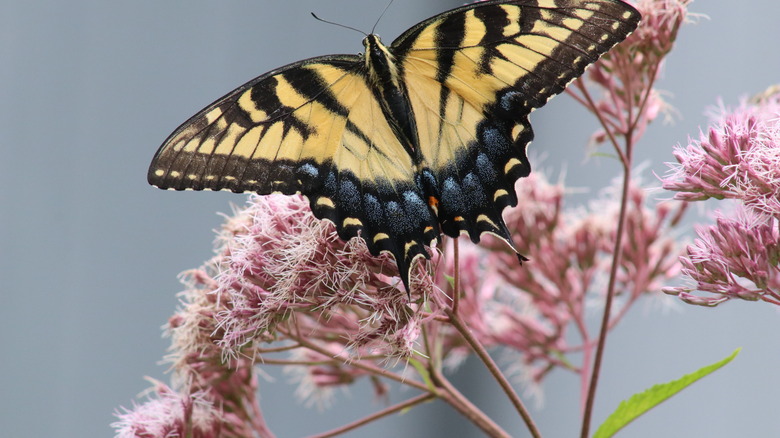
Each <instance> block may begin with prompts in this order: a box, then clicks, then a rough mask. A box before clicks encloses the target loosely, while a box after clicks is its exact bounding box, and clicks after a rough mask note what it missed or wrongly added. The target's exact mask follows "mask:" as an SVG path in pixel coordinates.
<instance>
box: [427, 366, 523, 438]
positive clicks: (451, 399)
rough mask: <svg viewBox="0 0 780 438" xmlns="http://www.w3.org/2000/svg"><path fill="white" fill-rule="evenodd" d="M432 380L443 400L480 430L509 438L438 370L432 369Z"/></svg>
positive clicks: (498, 436) (496, 437) (491, 434)
mask: <svg viewBox="0 0 780 438" xmlns="http://www.w3.org/2000/svg"><path fill="white" fill-rule="evenodd" d="M429 371H430V373H431V379H432V380H433V381H434V383H435V384H436V387H437V388H439V389H440V391H439V396H440V397H441V398H442V400H444V401H446V402H447V403H449V404H450V406H452V407H453V408H454V409H455V410H456V411H458V412H460V413H461V414H463V416H464V417H466V418H467V419H468V420H470V421H471V422H472V423H474V425H475V426H477V427H478V428H480V429H481V430H482V431H483V432H485V434H486V435H488V436H491V437H495V438H509V437H510V436H511V435H509V434H508V433H507V432H506V431H505V430H504V429H502V428H501V426H499V425H498V424H496V423H495V422H494V421H493V420H491V419H490V417H488V416H487V415H485V413H484V412H482V410H480V409H479V408H478V407H477V406H476V405H474V404H473V403H471V401H470V400H469V399H468V398H466V397H465V396H464V395H463V394H461V392H460V391H458V389H457V388H455V387H454V386H452V384H451V383H450V381H449V380H447V378H446V377H444V376H443V375H442V374H441V373H440V372H439V370H438V369H430V370H429Z"/></svg>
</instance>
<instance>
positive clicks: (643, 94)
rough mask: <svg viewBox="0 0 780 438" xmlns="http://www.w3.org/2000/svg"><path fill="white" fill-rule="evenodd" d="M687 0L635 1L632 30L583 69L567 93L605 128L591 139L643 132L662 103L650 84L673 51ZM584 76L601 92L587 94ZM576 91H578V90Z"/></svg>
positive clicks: (635, 135) (632, 136)
mask: <svg viewBox="0 0 780 438" xmlns="http://www.w3.org/2000/svg"><path fill="white" fill-rule="evenodd" d="M690 1H691V0H639V1H637V2H636V4H635V5H634V6H635V7H636V8H637V10H638V11H639V12H640V13H641V14H642V22H641V23H640V25H639V27H638V28H637V29H636V31H635V32H634V33H633V34H631V35H630V36H629V37H628V38H627V39H626V40H625V41H623V42H622V43H620V44H618V45H617V46H616V47H614V48H613V49H612V50H611V51H609V52H608V53H607V54H606V55H604V56H603V57H602V58H601V59H600V60H599V61H598V62H596V63H595V64H593V65H592V66H591V67H590V68H589V69H588V74H587V75H586V76H583V77H581V78H579V79H577V80H576V81H575V85H576V87H570V88H568V90H567V92H568V93H569V94H570V95H572V96H573V97H574V98H575V99H577V100H578V101H579V102H580V103H582V104H583V105H584V106H586V107H588V108H590V109H591V110H592V111H593V112H594V114H596V116H597V117H598V118H599V119H600V121H601V123H602V125H603V126H604V127H605V129H602V130H601V131H598V132H596V134H594V136H593V139H592V140H593V141H595V142H596V143H602V142H604V141H606V140H608V139H610V137H611V139H610V141H612V142H613V143H614V142H615V137H616V136H621V137H624V138H626V139H628V140H629V142H633V141H634V139H636V138H639V137H641V136H642V134H643V133H644V131H645V129H646V128H647V125H648V124H649V123H650V122H652V121H653V120H655V119H656V118H657V117H658V115H659V114H660V113H661V112H662V111H663V110H664V108H665V106H666V104H665V103H664V102H663V99H661V96H660V94H659V93H658V91H657V90H656V89H654V88H653V85H654V83H655V80H656V79H657V77H658V73H659V71H660V69H661V68H662V65H663V61H664V59H665V57H666V55H667V54H668V53H669V52H670V51H671V50H672V47H673V46H674V42H675V40H676V39H677V33H678V31H679V29H680V26H681V25H682V24H683V23H684V22H685V21H686V20H687V19H688V17H689V14H688V10H687V7H688V4H689V3H690ZM585 78H587V79H589V80H590V81H592V82H593V84H595V85H597V86H598V88H600V91H601V93H602V96H601V98H600V99H598V100H596V98H595V97H593V96H591V92H590V91H589V90H588V86H586V84H585ZM575 90H578V91H579V93H577V92H576V91H575Z"/></svg>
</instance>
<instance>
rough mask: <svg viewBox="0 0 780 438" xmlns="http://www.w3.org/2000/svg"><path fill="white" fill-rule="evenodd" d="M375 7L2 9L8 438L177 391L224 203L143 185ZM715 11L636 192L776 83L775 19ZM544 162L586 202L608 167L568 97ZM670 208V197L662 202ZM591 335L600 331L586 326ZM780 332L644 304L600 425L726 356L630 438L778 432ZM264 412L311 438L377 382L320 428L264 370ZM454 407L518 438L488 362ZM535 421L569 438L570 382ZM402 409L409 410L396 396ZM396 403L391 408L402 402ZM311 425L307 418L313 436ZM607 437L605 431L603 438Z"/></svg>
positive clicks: (751, 308) (0, 223) (144, 1)
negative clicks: (715, 112)
mask: <svg viewBox="0 0 780 438" xmlns="http://www.w3.org/2000/svg"><path fill="white" fill-rule="evenodd" d="M462 1H463V0H459V1H445V0H437V1H413V0H395V2H394V3H393V5H392V6H391V7H390V9H389V10H388V12H387V14H386V15H385V17H384V18H383V19H382V21H381V22H380V23H379V25H378V27H377V33H379V34H380V35H382V36H384V40H385V41H386V42H388V43H389V42H390V41H392V40H393V39H394V38H395V36H397V35H399V34H400V33H401V32H402V31H404V30H405V29H406V28H408V27H410V26H411V25H413V24H414V23H416V22H418V21H420V20H422V19H424V18H427V17H429V16H431V15H434V14H437V13H440V12H442V11H444V10H447V9H450V8H452V7H456V6H458V5H459V4H460V3H461V2H462ZM385 4H386V3H385V1H384V0H381V1H379V0H377V1H358V0H328V1H314V0H296V1H294V2H292V1H290V2H282V1H273V2H272V1H262V0H260V1H248V0H223V1H220V2H215V1H202V0H191V1H186V2H185V1H164V2H161V1H151V0H137V1H132V2H112V1H91V0H71V1H67V2H63V1H58V0H38V1H28V2H5V3H4V5H3V7H2V13H0V148H2V157H1V158H0V282H1V283H0V284H1V286H0V333H2V339H0V394H2V397H1V398H0V431H1V432H0V434H2V435H3V436H8V437H46V436H58V437H105V436H111V435H112V434H113V431H112V429H111V428H110V427H109V424H110V423H112V422H113V421H115V418H114V417H113V412H114V411H115V410H116V409H117V408H119V407H120V406H128V407H129V406H131V404H132V402H133V400H134V399H135V397H136V396H137V395H138V394H139V393H141V392H142V391H143V390H144V389H146V388H147V387H148V386H149V384H148V382H146V381H145V380H144V376H151V377H154V378H157V379H161V380H164V381H167V378H168V376H167V375H166V374H165V366H164V365H160V364H159V361H160V360H161V358H162V357H163V355H165V353H166V348H167V346H168V340H167V339H163V338H162V337H161V326H162V325H163V324H164V323H165V322H166V320H167V318H168V317H169V316H170V315H171V314H172V312H173V311H174V309H175V308H176V306H177V304H178V302H177V298H176V293H177V292H178V291H180V290H181V288H182V287H181V285H180V284H179V283H178V281H177V274H178V273H179V272H181V271H183V270H186V269H189V268H194V267H197V266H199V265H200V264H201V263H202V262H203V261H205V260H206V259H208V258H210V256H211V251H212V241H213V238H214V234H213V229H215V228H217V227H219V225H220V223H221V222H222V218H221V217H220V216H219V215H218V214H217V213H218V212H229V211H230V208H231V207H230V205H231V203H234V204H242V203H243V202H244V199H245V197H244V196H241V195H232V194H228V193H191V192H190V193H172V192H164V191H160V190H157V189H154V188H151V187H149V186H147V184H146V169H147V166H148V164H149V161H150V160H151V158H152V156H153V154H154V152H155V151H156V149H157V147H158V146H159V144H160V143H161V142H162V140H164V139H165V137H166V136H167V135H168V134H169V133H170V132H171V131H173V129H175V128H176V127H177V126H178V125H179V124H180V123H181V122H183V121H184V120H186V119H187V118H188V117H189V116H191V115H192V114H194V113H195V112H196V111H197V110H199V109H201V108H202V107H204V106H205V105H207V104H208V103H210V102H211V101H212V100H214V99H216V98H217V97H219V96H221V95H223V94H224V93H226V92H227V91H230V90H232V89H233V88H235V87H236V86H238V85H239V84H242V83H244V82H246V81H247V80H249V79H251V78H252V77H254V76H257V75H259V74H261V73H263V72H265V71H267V70H270V69H272V68H275V67H277V66H280V65H283V64H286V63H288V62H292V61H296V60H299V59H303V58H306V57H310V56H316V55H322V54H327V53H357V52H360V51H362V45H361V43H360V41H361V38H362V36H360V35H359V34H357V33H355V32H352V31H349V30H345V29H341V28H338V27H335V26H329V25H326V24H323V23H320V22H317V21H315V20H314V19H313V18H312V17H311V16H310V15H309V12H310V11H313V12H316V13H318V15H320V16H321V17H323V18H325V19H329V20H333V21H337V22H339V23H343V24H345V25H350V26H354V27H357V28H360V29H365V30H366V31H369V30H370V29H371V27H372V26H373V25H374V22H375V21H376V18H377V17H378V16H379V14H380V13H381V11H382V9H383V8H384V7H385ZM691 10H692V11H693V12H696V13H701V14H705V15H707V16H708V17H709V18H705V19H700V20H699V22H698V24H695V25H688V26H685V27H683V29H682V31H681V32H680V35H679V39H678V44H677V47H676V50H675V51H674V52H673V53H672V54H671V56H670V57H669V58H668V63H667V65H666V69H665V71H664V73H663V76H662V78H661V79H660V81H659V83H658V85H659V87H660V88H661V89H663V90H666V97H667V99H668V101H669V102H670V103H671V104H672V105H673V106H674V107H675V108H676V114H677V116H676V117H675V121H674V122H673V123H672V124H665V123H662V121H661V120H660V119H659V120H658V121H657V122H656V123H654V124H653V125H651V127H650V128H649V131H648V133H647V134H646V136H645V137H644V138H643V140H642V142H641V143H640V144H639V150H638V151H639V152H638V153H639V159H638V160H637V162H638V163H642V162H645V163H647V166H646V168H645V172H646V178H645V180H646V181H648V182H649V183H650V184H655V183H656V180H655V178H654V177H653V176H652V174H651V173H650V172H651V171H652V172H656V173H658V174H662V173H663V172H664V171H665V170H666V167H665V165H664V164H663V163H664V162H665V161H671V160H672V147H673V146H674V145H675V144H677V143H680V142H682V143H685V142H686V140H687V136H688V135H694V136H698V130H699V127H700V126H702V125H704V124H706V121H707V119H706V117H705V116H704V113H705V110H706V109H707V108H708V107H709V106H711V105H714V104H716V103H717V102H718V99H722V100H723V102H725V103H726V104H729V105H733V104H736V103H737V102H738V100H739V98H740V97H741V96H748V95H752V94H755V93H758V92H760V91H762V90H764V89H765V88H766V87H767V86H769V85H771V84H776V83H778V82H780V52H778V50H777V48H776V44H777V42H778V41H780V26H777V17H778V15H780V4H778V3H777V2H775V1H774V0H754V1H749V2H705V1H699V2H695V3H693V4H692V6H691ZM532 121H533V123H534V128H535V132H536V138H537V139H536V141H535V142H534V143H533V145H532V146H531V151H532V154H534V155H536V156H537V157H542V158H543V161H542V163H541V165H539V164H538V163H537V168H540V167H544V168H545V169H547V170H549V171H550V173H551V179H553V180H557V177H558V176H559V175H561V174H562V173H565V177H566V182H567V185H570V186H575V187H583V188H588V189H589V192H588V193H589V194H590V195H594V194H595V193H596V192H598V190H599V189H601V188H602V187H604V186H606V185H608V184H610V181H611V179H612V178H613V177H615V176H616V175H617V174H618V170H619V169H618V166H617V163H616V162H615V161H614V160H611V159H609V158H590V159H587V160H586V155H587V154H586V148H585V146H586V141H587V139H588V138H589V136H590V134H591V133H592V132H593V131H594V130H595V129H596V126H595V124H594V120H593V118H592V117H591V116H590V115H589V114H587V113H586V112H585V110H584V109H582V108H581V107H579V106H578V105H576V104H575V103H574V102H573V100H572V99H571V98H570V97H568V96H560V97H558V98H556V99H554V100H553V101H552V102H550V104H548V106H547V107H545V108H544V109H542V110H540V111H537V112H535V113H534V114H533V116H532ZM662 196H666V194H663V195H662ZM593 322H594V324H595V323H596V318H594V321H593ZM778 329H780V315H778V313H777V311H776V309H774V308H772V307H771V306H770V305H768V304H761V303H746V302H733V303H729V304H727V305H725V306H722V307H720V308H716V309H704V308H699V307H691V306H685V305H682V304H681V303H679V302H678V301H677V300H676V299H675V298H672V297H666V296H659V297H654V298H649V299H646V300H645V301H644V302H643V303H640V304H639V305H638V306H636V307H635V308H634V309H633V313H632V314H631V315H630V316H629V317H628V318H626V319H625V320H624V322H623V323H622V324H621V325H620V326H619V327H618V328H617V329H616V330H614V331H613V333H612V336H611V338H610V340H609V343H608V347H607V351H606V357H605V365H604V370H603V371H604V372H603V374H602V378H601V382H600V387H599V393H598V399H597V403H596V411H595V415H594V424H596V425H598V424H600V423H601V421H602V420H603V419H604V418H605V417H606V416H607V415H608V414H609V413H610V412H611V411H612V410H613V409H614V408H615V407H616V406H617V404H618V403H619V401H620V400H622V399H624V398H626V397H628V396H629V395H631V394H633V393H635V392H637V391H640V390H642V389H644V388H646V387H648V386H650V385H652V384H654V383H659V382H664V381H668V380H671V379H674V378H677V377H680V376H681V375H683V374H685V373H688V372H691V371H693V370H695V369H698V368H699V367H701V366H703V365H705V364H708V363H712V362H714V361H716V360H719V359H721V358H723V357H725V356H726V355H728V354H729V353H730V352H732V351H733V350H734V349H735V348H737V347H743V351H742V353H741V355H740V356H739V357H738V358H737V359H736V360H735V361H734V362H733V363H732V364H730V365H728V366H727V367H726V368H725V369H722V370H720V371H718V372H717V373H715V374H714V375H712V376H710V377H708V378H707V379H705V380H704V381H702V382H699V383H697V384H695V385H694V386H693V387H691V388H689V389H688V390H686V391H684V392H683V393H682V394H680V395H678V396H676V397H674V398H673V399H671V400H669V401H668V402H666V403H664V404H663V405H662V406H660V407H658V408H656V409H655V410H653V411H652V412H650V413H649V414H648V415H646V416H644V417H642V418H641V419H639V420H638V421H636V422H635V423H634V424H632V425H630V426H629V429H627V430H626V431H625V433H624V434H623V435H622V436H632V437H657V436H680V437H682V436H694V435H699V436H708V437H731V436H778V435H780V422H778V421H777V406H778V405H780V374H778V373H777V372H774V371H772V370H776V369H777V368H778V366H779V365H780V340H779V339H780V338H778V336H777V333H778ZM270 373H271V375H272V376H274V377H276V379H275V380H274V381H267V382H265V381H264V382H261V404H262V408H263V409H264V412H265V415H266V418H267V420H268V422H269V424H270V426H271V428H272V429H273V430H274V431H275V432H276V434H277V435H278V436H279V437H294V436H303V435H307V434H313V433H316V432H321V431H325V430H328V429H330V428H333V427H336V426H339V425H341V424H343V423H345V422H348V421H350V420H354V419H357V418H360V417H362V416H364V415H366V414H368V413H370V412H373V411H374V410H376V409H378V408H380V407H381V405H379V404H376V403H374V402H373V401H372V400H371V395H370V388H369V387H368V386H367V385H356V386H355V387H353V388H351V390H350V392H349V393H341V394H339V396H338V398H337V404H336V405H335V406H334V407H332V408H331V409H330V410H328V411H326V412H324V413H323V412H318V411H317V410H314V409H307V408H304V407H301V406H300V405H299V404H298V403H297V402H296V401H295V398H294V396H293V389H294V387H293V386H291V385H290V384H288V383H287V381H286V378H285V376H283V375H281V374H280V373H278V372H277V370H271V371H270ZM454 379H455V381H456V383H457V385H459V386H460V387H461V388H462V389H463V391H464V392H465V393H466V394H467V395H469V396H471V397H473V398H474V399H475V400H476V401H477V403H478V404H479V405H481V406H483V407H484V409H485V410H486V411H487V412H488V413H489V414H492V415H493V416H495V418H498V419H499V421H501V422H502V424H504V425H505V427H507V428H508V429H510V430H513V432H514V433H515V434H516V436H525V434H526V432H525V431H524V429H523V428H522V425H521V423H520V422H519V421H518V420H517V419H516V418H515V414H514V413H513V412H512V411H511V410H510V406H509V404H508V403H507V402H506V399H505V398H504V396H503V395H502V394H501V393H500V392H499V390H498V388H497V387H496V386H495V385H494V383H493V382H492V381H491V380H490V379H489V378H488V376H487V374H486V373H485V372H484V371H483V369H482V368H481V366H480V365H479V364H477V363H476V362H475V361H469V362H467V363H466V365H465V366H464V367H463V368H461V369H460V370H459V371H458V373H457V375H456V376H455V378H454ZM543 390H544V394H545V396H544V399H545V400H544V403H543V404H542V405H539V406H534V407H533V415H534V417H535V419H536V420H537V422H538V424H539V426H540V428H541V430H542V432H543V433H544V434H545V436H549V437H565V436H574V435H575V434H577V433H578V430H579V429H578V427H579V423H580V418H579V409H580V408H579V399H578V394H579V387H578V380H577V377H576V376H574V375H573V374H567V373H563V372H554V373H552V375H550V376H549V378H548V379H547V380H546V381H545V383H544V386H543ZM406 395H408V394H406ZM404 396H405V394H403V393H401V394H399V393H398V391H395V392H394V397H395V398H393V400H395V401H397V400H400V399H401V398H402V397H404ZM302 418H305V419H306V421H301V419H302ZM594 430H595V429H594ZM348 436H353V437H358V436H378V437H384V436H405V437H423V436H457V437H469V436H479V432H478V431H477V430H476V429H474V428H473V427H472V426H471V425H470V423H468V422H466V421H465V420H463V419H462V418H459V417H458V416H457V415H455V413H454V412H453V411H452V410H450V409H449V408H448V407H447V406H445V405H444V404H442V403H429V404H427V405H424V406H422V407H419V408H416V409H414V410H413V411H411V412H409V413H406V414H404V415H403V416H400V417H399V416H396V417H392V418H390V419H385V420H383V421H380V422H378V423H376V424H372V425H371V426H369V427H367V428H364V429H361V430H360V431H358V432H355V433H352V434H351V435H348Z"/></svg>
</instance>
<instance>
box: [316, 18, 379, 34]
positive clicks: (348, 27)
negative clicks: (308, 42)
mask: <svg viewBox="0 0 780 438" xmlns="http://www.w3.org/2000/svg"><path fill="white" fill-rule="evenodd" d="M310 14H311V16H312V17H314V19H315V20H317V21H322V22H323V23H328V24H332V25H334V26H338V27H343V28H344V29H349V30H354V31H355V32H358V33H361V34H363V36H368V34H367V33H365V32H363V31H362V30H360V29H355V28H354V27H352V26H347V25H346V24H341V23H336V22H333V21H328V20H323V19H322V18H320V17H318V16H317V15H316V14H315V13H314V12H310Z"/></svg>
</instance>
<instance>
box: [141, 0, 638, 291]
mask: <svg viewBox="0 0 780 438" xmlns="http://www.w3.org/2000/svg"><path fill="white" fill-rule="evenodd" d="M639 20H640V14H639V13H638V12H637V11H636V10H635V9H634V8H632V7H631V6H629V5H628V4H626V3H623V2H622V1H619V0H519V1H499V0H494V1H484V2H478V3H473V4H470V5H466V6H463V7H459V8H456V9H452V10H450V11H447V12H444V13H442V14H439V15H436V16H434V17H431V18H429V19H427V20H424V21H422V22H420V23H418V24H416V25H415V26H413V27H411V28H410V29H409V30H407V31H406V32H404V33H403V34H402V35H401V36H399V37H398V38H396V39H395V41H393V43H392V44H390V45H389V46H385V45H384V44H383V43H382V42H381V40H380V39H379V37H378V36H377V35H375V34H370V35H367V36H366V37H365V39H364V40H363V45H364V46H365V53H362V54H357V55H329V56H321V57H315V58H310V59H306V60H303V61H298V62H294V63H292V64H289V65H286V66H284V67H280V68H278V69H276V70H272V71H270V72H268V73H265V74H263V75H261V76H259V77H257V78H255V79H253V80H251V81H249V82H247V83H246V84H244V85H241V86H240V87H238V88H237V89H235V90H233V91H232V92H230V93H228V94H227V95H225V96H224V97H222V98H220V99H218V100H217V101H215V102H214V103H212V104H211V105H209V106H208V107H206V108H205V109H203V110H202V111H200V112H199V113H197V114H196V115H194V116H193V117H192V118H190V119H189V120H187V121H186V122H185V123H184V124H182V125H181V126H180V127H179V128H177V129H176V130H175V131H174V132H173V133H172V134H171V135H170V136H169V137H168V138H167V139H166V140H165V142H164V143H163V144H162V146H160V148H159V150H158V151H157V154H156V155H155V156H154V159H153V160H152V163H151V166H150V167H149V173H148V180H149V183H150V184H152V185H154V186H156V187H159V188H163V189H175V190H184V189H192V190H229V191H233V192H256V193H259V194H269V193H283V194H295V193H300V194H303V195H304V196H306V197H307V199H308V200H309V203H310V206H311V209H312V211H313V213H314V215H315V216H316V217H317V218H320V219H327V220H329V221H331V222H333V223H334V224H335V226H336V229H337V231H338V234H339V237H340V238H341V239H344V240H348V239H350V238H352V237H355V236H360V237H361V238H363V239H364V240H365V241H366V244H367V246H368V249H369V250H370V252H371V254H373V255H379V254H380V253H381V252H389V253H390V254H392V255H393V256H394V258H395V260H396V262H397V265H398V269H399V273H400V276H401V279H402V281H403V283H404V286H405V287H406V290H407V293H409V291H410V288H409V275H410V270H411V268H412V265H413V262H414V261H415V259H417V258H420V257H424V258H429V257H430V255H429V254H428V252H427V250H426V248H425V246H426V245H427V246H430V245H432V244H433V243H434V242H435V241H439V240H440V239H441V234H445V235H447V236H451V237H457V236H459V235H460V234H462V233H465V234H468V235H469V237H470V238H471V240H472V241H473V242H475V243H476V242H478V241H479V240H480V237H481V235H482V234H483V233H492V234H494V235H496V236H498V237H500V238H501V239H503V240H504V241H506V242H507V244H508V245H509V246H510V247H511V248H512V249H513V250H514V251H515V253H518V251H517V249H516V247H515V245H514V243H513V242H512V238H511V236H510V234H509V231H508V230H507V227H506V225H505V223H504V220H503V218H502V216H501V214H502V211H503V210H504V208H506V207H508V206H515V205H517V203H518V199H517V195H516V193H515V190H514V183H515V181H517V180H518V179H519V178H522V177H525V176H527V175H528V174H529V173H530V171H531V167H530V164H529V163H528V158H527V156H526V148H527V146H528V144H529V143H530V142H531V140H532V139H533V131H532V129H531V125H530V123H529V121H528V115H529V114H530V113H531V111H533V110H534V109H535V108H538V107H540V106H542V105H544V104H545V103H546V102H547V100H548V99H550V97H552V96H554V95H556V94H558V93H560V92H562V91H563V90H564V88H565V87H566V85H567V84H568V83H569V82H571V81H572V80H573V79H575V78H577V77H578V76H580V75H581V74H582V73H583V72H584V70H585V68H586V67H587V66H588V65H590V64H591V63H593V62H595V61H596V60H597V59H598V58H599V57H600V56H601V55H602V54H604V53H606V52H607V51H608V50H610V48H612V47H613V46H614V45H615V44H617V43H619V42H621V41H623V40H624V39H625V38H626V37H627V36H628V35H629V34H630V33H631V32H632V31H633V30H634V29H635V28H636V26H637V24H638V22H639ZM562 123H563V122H562ZM518 257H519V258H520V259H521V260H523V257H522V256H520V255H519V253H518Z"/></svg>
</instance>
